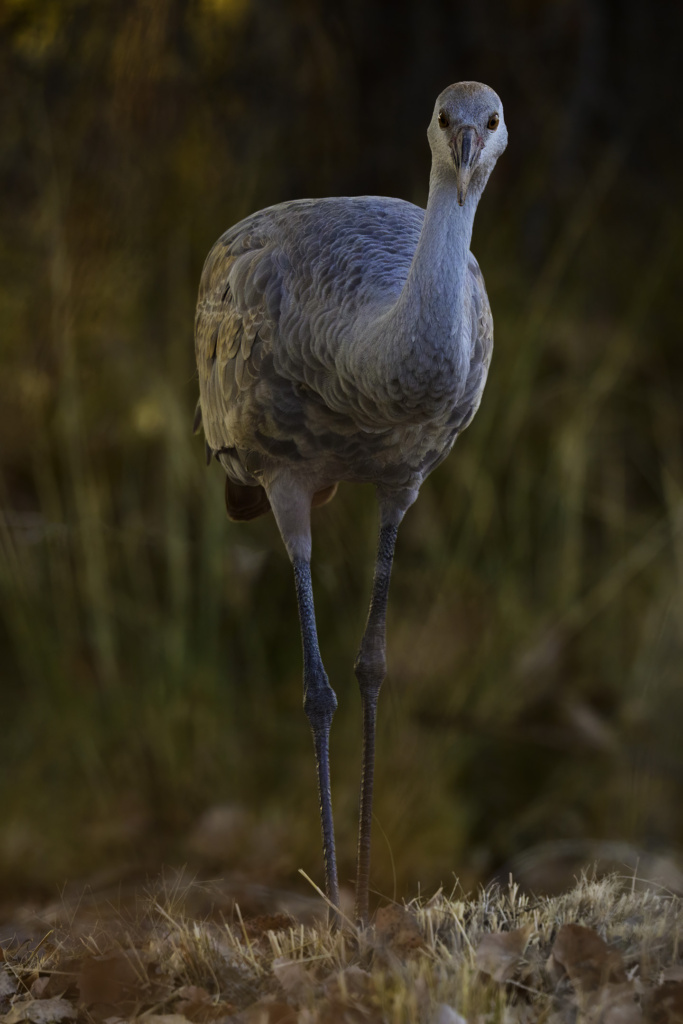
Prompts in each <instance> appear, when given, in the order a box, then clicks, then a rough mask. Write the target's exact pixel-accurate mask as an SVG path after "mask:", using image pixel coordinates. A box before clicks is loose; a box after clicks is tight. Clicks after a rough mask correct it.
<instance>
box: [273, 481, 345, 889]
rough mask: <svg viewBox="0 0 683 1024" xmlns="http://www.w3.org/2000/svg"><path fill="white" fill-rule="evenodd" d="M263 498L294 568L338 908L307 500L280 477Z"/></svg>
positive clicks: (325, 683) (330, 878)
mask: <svg viewBox="0 0 683 1024" xmlns="http://www.w3.org/2000/svg"><path fill="white" fill-rule="evenodd" d="M266 493H267V495H268V500H269V501H270V505H271V508H272V509H273V512H274V513H275V519H276V521H277V524H278V526H279V528H280V533H281V534H282V539H283V540H284V542H285V546H286V548H287V552H288V554H289V557H290V559H291V561H292V566H293V567H294V583H295V585H296V597H297V603H298V606H299V622H300V624H301V640H302V644H303V655H304V711H305V712H306V716H307V718H308V721H309V722H310V726H311V732H312V733H313V746H314V748H315V764H316V769H317V774H318V797H319V801H320V823H321V826H322V833H323V856H324V859H325V888H326V890H327V897H328V899H329V900H330V902H331V903H332V904H334V906H335V907H338V906H339V882H338V878H337V860H336V854H335V846H334V824H333V820H332V796H331V793H330V726H331V725H332V717H333V715H334V712H335V710H336V707H337V697H336V695H335V692H334V690H333V689H332V687H331V686H330V683H329V680H328V678H327V673H326V672H325V668H324V666H323V662H322V658H321V657H320V648H319V646H318V632H317V629H316V624H315V609H314V607H313V587H312V585H311V494H310V493H309V492H308V491H307V490H305V489H303V488H301V487H298V486H297V484H296V481H295V480H293V479H292V478H290V477H285V476H284V475H282V476H281V477H280V478H278V479H275V480H273V481H269V482H268V484H267V486H266Z"/></svg>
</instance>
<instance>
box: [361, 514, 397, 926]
mask: <svg viewBox="0 0 683 1024" xmlns="http://www.w3.org/2000/svg"><path fill="white" fill-rule="evenodd" d="M380 516H381V518H380V530H379V544H378V547H377V560H376V562H375V575H374V579H373V583H372V598H371V600H370V612H369V614H368V621H367V625H366V627H365V633H364V634H363V639H362V640H361V645H360V650H359V651H358V657H357V658H356V664H355V666H354V671H355V673H356V678H357V679H358V683H359V685H360V695H361V703H362V707H363V762H362V769H361V785H360V814H359V823H358V862H357V870H356V919H357V920H358V921H360V922H361V923H362V924H367V920H368V909H369V886H370V833H371V829H372V788H373V780H374V774H375V724H376V719H377V699H378V697H379V691H380V687H381V685H382V682H383V680H384V677H385V675H386V636H385V634H386V616H387V601H388V598H389V579H390V576H391V567H392V564H393V560H394V547H395V544H396V534H397V532H398V523H399V522H400V518H401V516H400V515H399V516H397V515H396V514H393V515H391V514H388V512H387V510H385V508H384V507H382V506H380Z"/></svg>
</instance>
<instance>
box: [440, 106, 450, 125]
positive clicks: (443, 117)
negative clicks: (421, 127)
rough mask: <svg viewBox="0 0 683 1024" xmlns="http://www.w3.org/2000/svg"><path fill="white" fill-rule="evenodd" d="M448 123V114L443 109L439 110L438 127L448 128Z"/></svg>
mask: <svg viewBox="0 0 683 1024" xmlns="http://www.w3.org/2000/svg"><path fill="white" fill-rule="evenodd" d="M450 123H451V122H450V121H449V120H448V114H447V113H446V112H445V110H440V111H439V128H448V126H449V125H450Z"/></svg>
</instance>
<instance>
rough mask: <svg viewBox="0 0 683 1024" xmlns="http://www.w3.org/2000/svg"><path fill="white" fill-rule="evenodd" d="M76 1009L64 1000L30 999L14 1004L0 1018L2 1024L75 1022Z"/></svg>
mask: <svg viewBox="0 0 683 1024" xmlns="http://www.w3.org/2000/svg"><path fill="white" fill-rule="evenodd" d="M76 1016H77V1014H76V1008H75V1007H74V1006H72V1005H71V1003H69V1002H67V1001H66V999H31V1000H29V1001H27V1002H24V1001H22V1002H18V1003H15V1004H14V1006H13V1007H12V1008H11V1010H10V1011H9V1013H6V1014H5V1015H4V1016H3V1017H0V1021H2V1022H3V1024H19V1022H20V1021H31V1024H53V1022H54V1021H61V1020H75V1019H76Z"/></svg>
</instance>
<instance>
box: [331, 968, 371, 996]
mask: <svg viewBox="0 0 683 1024" xmlns="http://www.w3.org/2000/svg"><path fill="white" fill-rule="evenodd" d="M370 983H371V977H370V974H369V973H368V972H367V971H364V970H363V968H362V967H357V966H355V965H353V966H352V967H347V968H346V969H345V970H343V971H334V972H333V973H332V974H330V975H329V976H328V978H327V979H326V980H325V984H324V986H323V991H324V993H325V995H326V996H327V998H328V999H336V1000H338V1001H341V1002H349V1001H355V1002H359V1001H362V1000H364V999H365V998H366V997H367V995H368V992H369V990H370Z"/></svg>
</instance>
